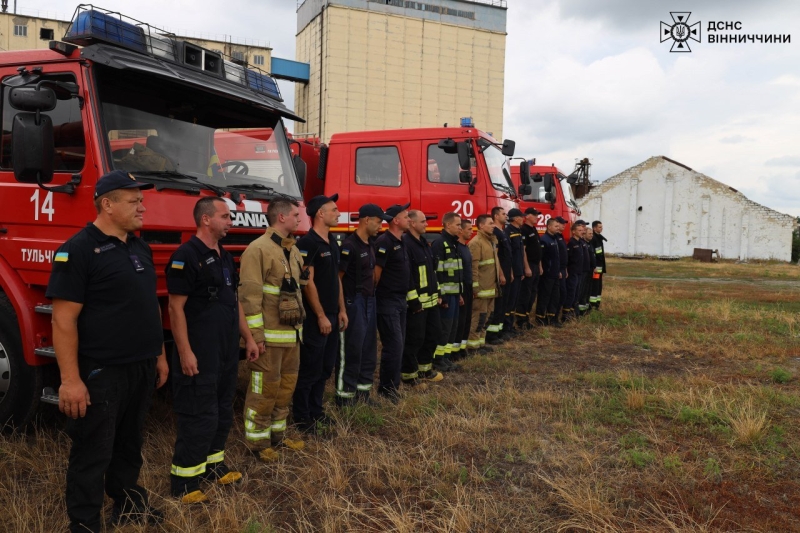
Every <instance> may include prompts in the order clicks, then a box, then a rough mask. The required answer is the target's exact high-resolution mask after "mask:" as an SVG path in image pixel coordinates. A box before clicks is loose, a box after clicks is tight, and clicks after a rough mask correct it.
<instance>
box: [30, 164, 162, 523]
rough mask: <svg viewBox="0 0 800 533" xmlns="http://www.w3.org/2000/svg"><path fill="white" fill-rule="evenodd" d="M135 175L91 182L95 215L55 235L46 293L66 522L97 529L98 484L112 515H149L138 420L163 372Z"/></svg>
mask: <svg viewBox="0 0 800 533" xmlns="http://www.w3.org/2000/svg"><path fill="white" fill-rule="evenodd" d="M152 188H153V185H152V184H145V183H140V182H138V181H136V180H135V178H134V177H133V176H132V175H130V174H127V173H125V172H122V171H119V170H116V171H114V172H111V173H109V174H106V175H104V176H103V177H101V178H100V179H99V180H97V184H96V186H95V192H94V205H95V208H96V210H97V218H96V219H95V221H94V222H92V223H89V224H87V225H86V227H85V228H83V229H82V230H80V231H79V232H78V233H76V234H75V235H73V236H72V237H70V239H69V240H67V242H65V243H64V244H63V245H61V246H60V247H59V248H58V250H56V254H55V256H54V259H53V271H52V274H51V275H50V282H49V284H48V286H47V292H46V296H47V297H48V298H52V300H53V320H52V321H53V346H54V348H55V351H56V358H57V360H58V369H59V371H60V373H61V386H60V387H59V390H58V402H59V405H58V408H59V410H60V411H61V412H62V413H64V414H65V415H67V416H68V417H69V420H68V421H67V433H68V434H69V436H70V438H71V439H72V447H71V449H70V453H69V462H68V464H67V487H66V507H67V515H68V516H69V521H70V523H69V530H70V531H73V532H76V531H81V532H86V531H91V532H99V531H100V530H101V528H102V526H101V523H100V522H101V520H100V512H101V510H102V508H103V488H104V487H105V492H106V494H108V496H109V497H111V499H112V500H114V506H113V511H112V517H111V521H112V523H113V524H115V525H123V524H127V523H140V524H142V523H150V524H155V523H158V522H161V521H163V518H164V516H163V513H161V511H159V510H157V509H154V508H152V507H150V505H149V504H148V498H147V492H146V491H145V489H143V488H142V487H140V486H139V485H138V480H139V472H140V470H141V468H142V429H143V425H144V418H145V415H146V414H147V410H148V408H149V406H150V400H151V398H152V393H153V384H155V386H156V388H158V387H161V386H162V385H164V383H166V381H167V376H168V373H169V367H168V365H167V359H166V355H165V354H164V337H163V329H162V325H161V316H160V312H159V304H158V299H157V298H156V270H155V266H154V265H153V254H152V252H151V251H150V247H149V246H148V245H147V244H146V243H145V242H144V241H143V240H141V239H139V238H138V237H136V236H135V235H134V233H133V232H134V231H138V230H140V229H141V228H142V223H143V217H142V215H143V214H144V212H145V208H144V205H143V204H142V200H143V195H142V193H141V190H142V189H152Z"/></svg>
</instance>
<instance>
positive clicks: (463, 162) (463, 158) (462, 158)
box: [455, 142, 472, 183]
mask: <svg viewBox="0 0 800 533" xmlns="http://www.w3.org/2000/svg"><path fill="white" fill-rule="evenodd" d="M455 144H456V152H457V153H458V166H460V167H461V168H462V169H465V170H466V171H467V172H468V173H469V174H470V179H472V173H470V172H469V169H470V168H471V167H472V165H471V164H470V160H469V142H460V143H455ZM459 181H460V177H459ZM467 183H469V180H467Z"/></svg>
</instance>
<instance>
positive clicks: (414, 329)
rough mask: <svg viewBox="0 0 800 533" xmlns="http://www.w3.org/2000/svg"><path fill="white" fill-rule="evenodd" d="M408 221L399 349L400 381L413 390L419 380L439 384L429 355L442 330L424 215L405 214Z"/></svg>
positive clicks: (431, 357) (437, 285) (405, 236)
mask: <svg viewBox="0 0 800 533" xmlns="http://www.w3.org/2000/svg"><path fill="white" fill-rule="evenodd" d="M408 216H409V218H410V219H411V224H410V225H409V228H408V232H407V233H406V234H405V235H403V245H404V246H405V249H406V254H408V262H409V266H410V267H411V283H410V284H409V290H408V294H407V295H406V300H407V302H408V313H407V316H406V343H405V346H404V347H403V364H402V367H401V370H400V372H401V378H402V381H403V384H404V385H408V386H412V387H413V386H415V385H417V384H418V383H419V381H420V380H423V381H433V382H436V381H441V380H442V379H444V377H443V376H442V374H441V373H440V372H437V371H436V370H434V369H433V352H434V351H435V350H436V345H437V344H438V343H439V335H440V332H441V329H442V323H441V318H440V316H439V310H438V309H437V308H436V306H437V305H438V304H439V283H438V282H437V280H436V260H435V259H434V257H433V252H432V251H431V247H430V246H429V245H428V241H426V240H425V237H424V234H425V228H426V227H427V225H428V222H427V220H425V213H423V212H422V211H418V210H411V211H409V212H408Z"/></svg>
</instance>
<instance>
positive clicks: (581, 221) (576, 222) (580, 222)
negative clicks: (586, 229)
mask: <svg viewBox="0 0 800 533" xmlns="http://www.w3.org/2000/svg"><path fill="white" fill-rule="evenodd" d="M574 223H575V224H577V225H578V226H587V225H588V224H586V221H585V220H581V219H578V220H576V221H575V222H574Z"/></svg>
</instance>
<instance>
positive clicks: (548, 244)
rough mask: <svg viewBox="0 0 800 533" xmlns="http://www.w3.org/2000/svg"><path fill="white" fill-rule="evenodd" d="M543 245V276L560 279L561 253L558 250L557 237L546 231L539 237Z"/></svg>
mask: <svg viewBox="0 0 800 533" xmlns="http://www.w3.org/2000/svg"><path fill="white" fill-rule="evenodd" d="M539 242H540V243H541V246H542V270H543V273H542V277H543V278H548V279H558V274H559V272H560V270H561V254H560V253H559V251H558V242H557V241H556V238H555V237H554V236H552V235H550V234H549V233H545V234H544V235H542V237H541V238H540V239H539Z"/></svg>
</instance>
